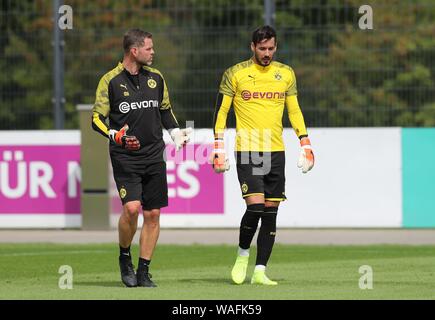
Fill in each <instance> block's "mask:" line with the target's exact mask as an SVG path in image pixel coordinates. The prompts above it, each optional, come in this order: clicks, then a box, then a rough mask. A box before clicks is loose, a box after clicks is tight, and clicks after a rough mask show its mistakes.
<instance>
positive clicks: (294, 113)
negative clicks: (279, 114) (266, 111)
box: [285, 95, 308, 138]
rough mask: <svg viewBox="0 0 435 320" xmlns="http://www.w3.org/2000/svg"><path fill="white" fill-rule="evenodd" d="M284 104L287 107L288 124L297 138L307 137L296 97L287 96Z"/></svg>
mask: <svg viewBox="0 0 435 320" xmlns="http://www.w3.org/2000/svg"><path fill="white" fill-rule="evenodd" d="M285 104H286V106H287V111H288V117H289V120H290V123H291V125H292V127H293V130H294V131H295V133H296V135H297V136H298V138H300V137H301V136H306V135H308V134H307V129H306V127H305V121H304V116H303V115H302V111H301V108H300V107H299V103H298V98H297V97H296V95H291V96H287V97H286V99H285Z"/></svg>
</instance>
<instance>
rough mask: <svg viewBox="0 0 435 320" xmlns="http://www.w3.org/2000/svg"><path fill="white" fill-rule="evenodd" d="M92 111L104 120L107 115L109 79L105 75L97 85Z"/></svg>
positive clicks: (108, 109) (108, 110) (108, 108)
mask: <svg viewBox="0 0 435 320" xmlns="http://www.w3.org/2000/svg"><path fill="white" fill-rule="evenodd" d="M92 111H93V112H97V113H99V114H101V115H102V116H103V117H104V118H107V116H108V115H109V112H110V103H109V79H108V77H107V75H105V76H103V77H102V78H101V79H100V82H99V83H98V87H97V92H96V95H95V103H94V108H93V109H92Z"/></svg>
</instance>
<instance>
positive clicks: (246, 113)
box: [214, 59, 307, 152]
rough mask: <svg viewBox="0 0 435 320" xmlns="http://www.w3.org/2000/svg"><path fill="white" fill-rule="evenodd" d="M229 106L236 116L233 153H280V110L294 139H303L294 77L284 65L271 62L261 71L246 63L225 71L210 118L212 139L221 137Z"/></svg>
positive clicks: (255, 66) (281, 129)
mask: <svg viewBox="0 0 435 320" xmlns="http://www.w3.org/2000/svg"><path fill="white" fill-rule="evenodd" d="M231 106H234V112H235V115H236V131H237V138H236V148H235V150H236V151H266V152H274V151H284V143H283V140H282V131H283V126H282V116H283V112H284V106H286V107H287V111H288V116H289V119H290V122H291V125H292V127H293V129H294V131H295V133H296V135H297V136H298V137H299V138H301V137H304V136H307V130H306V128H305V122H304V118H303V115H302V112H301V109H300V107H299V104H298V100H297V89H296V77H295V74H294V72H293V70H292V68H290V67H289V66H287V65H285V64H282V63H279V62H275V61H273V62H272V63H271V64H270V65H268V66H266V67H263V66H260V65H258V64H256V63H254V61H253V60H252V59H250V60H247V61H244V62H241V63H239V64H236V65H234V66H232V67H230V68H229V69H227V70H226V71H225V73H224V75H223V77H222V81H221V84H220V87H219V94H218V99H217V103H216V111H215V116H214V133H215V135H216V136H218V135H222V134H223V131H224V129H225V128H226V121H227V115H228V111H229V109H230V108H231Z"/></svg>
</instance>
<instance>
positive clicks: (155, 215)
mask: <svg viewBox="0 0 435 320" xmlns="http://www.w3.org/2000/svg"><path fill="white" fill-rule="evenodd" d="M143 218H144V222H145V223H147V224H151V225H156V224H158V223H159V220H160V209H151V210H144V212H143Z"/></svg>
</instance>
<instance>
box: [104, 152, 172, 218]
mask: <svg viewBox="0 0 435 320" xmlns="http://www.w3.org/2000/svg"><path fill="white" fill-rule="evenodd" d="M111 160H112V167H113V177H114V178H115V182H116V187H117V189H118V193H119V197H120V198H121V201H122V204H123V205H124V204H126V203H127V202H129V201H135V200H137V201H140V202H141V203H142V208H143V209H144V210H151V209H160V208H163V207H167V206H168V183H167V179H166V163H165V162H163V161H161V162H156V163H141V162H135V163H131V162H126V161H125V160H124V161H123V160H122V159H120V158H119V157H116V156H112V157H111Z"/></svg>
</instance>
